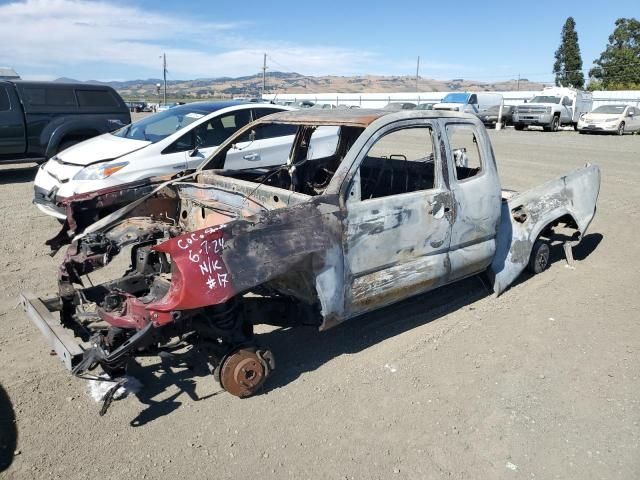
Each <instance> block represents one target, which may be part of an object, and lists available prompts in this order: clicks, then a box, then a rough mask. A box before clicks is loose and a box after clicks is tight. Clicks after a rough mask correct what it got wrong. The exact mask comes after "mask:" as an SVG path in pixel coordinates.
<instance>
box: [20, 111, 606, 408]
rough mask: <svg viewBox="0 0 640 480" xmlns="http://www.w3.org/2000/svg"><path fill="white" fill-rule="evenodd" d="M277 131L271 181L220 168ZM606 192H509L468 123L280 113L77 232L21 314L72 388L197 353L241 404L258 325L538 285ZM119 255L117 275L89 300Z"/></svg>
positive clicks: (593, 182) (594, 175) (567, 181)
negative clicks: (434, 295) (182, 352)
mask: <svg viewBox="0 0 640 480" xmlns="http://www.w3.org/2000/svg"><path fill="white" fill-rule="evenodd" d="M284 126H287V127H291V126H293V127H295V131H296V134H295V137H294V138H293V140H292V144H291V149H290V151H289V154H288V158H282V162H281V165H280V166H277V167H270V168H267V169H250V170H228V169H225V159H226V156H227V153H228V152H229V151H230V150H231V149H233V148H236V147H235V143H236V142H237V139H240V138H245V137H246V136H247V135H249V138H260V136H261V135H262V134H263V133H264V132H262V130H263V129H267V130H273V129H277V128H281V127H284ZM327 128H333V129H335V130H336V131H337V132H338V134H337V135H335V141H334V143H333V145H332V147H331V148H327V146H326V144H325V146H324V147H323V148H324V150H323V153H322V155H319V154H318V153H317V152H315V153H314V152H313V151H312V150H313V146H314V136H316V135H320V134H322V132H323V129H325V130H324V131H325V132H326V129H327ZM599 188H600V171H599V168H598V167H597V166H592V165H587V166H585V167H584V168H581V169H579V170H576V171H574V172H572V173H569V174H567V175H566V176H563V177H560V178H557V179H555V180H552V181H550V182H548V183H545V184H543V185H541V186H539V187H537V188H534V189H532V190H529V191H526V192H521V193H517V192H514V191H503V190H502V188H501V185H500V179H499V177H498V171H497V167H496V161H495V158H494V154H493V150H492V147H491V143H490V140H489V137H488V135H487V132H486V130H485V129H484V127H483V126H482V124H481V123H480V122H479V120H478V119H477V118H476V117H473V116H470V115H466V114H459V113H454V112H442V111H413V112H397V113H389V112H386V111H376V110H318V111H311V110H301V111H292V112H283V113H277V114H274V115H271V116H268V117H264V118H262V119H260V120H258V121H257V122H254V123H252V124H250V125H248V126H247V127H245V128H243V129H242V130H240V131H239V132H238V133H237V134H236V135H234V136H233V137H231V138H230V139H229V140H227V141H226V142H225V143H224V144H223V145H221V147H220V148H219V149H218V150H217V151H216V152H215V153H214V154H213V155H212V156H211V158H209V159H208V161H206V162H205V164H203V165H202V166H201V168H199V169H198V170H197V171H195V172H193V173H191V174H189V175H186V176H184V177H182V178H179V179H175V180H172V181H169V182H166V183H164V184H162V185H159V186H158V187H157V188H156V189H155V190H153V191H152V192H151V193H149V194H148V195H146V196H145V197H143V198H141V199H139V200H136V201H134V202H133V203H131V204H130V205H128V206H126V207H124V208H122V209H120V210H118V211H117V212H114V213H111V214H109V215H107V216H106V217H104V218H102V219H101V220H99V221H98V222H96V223H94V224H93V225H91V226H88V227H87V228H85V229H84V231H83V232H82V233H79V234H77V235H76V236H75V238H73V241H72V243H71V244H70V245H69V247H68V249H67V252H66V255H65V257H64V261H63V262H62V265H61V266H60V270H59V278H58V281H59V294H58V296H56V297H55V298H51V299H40V298H37V297H35V296H33V295H29V294H25V295H24V296H23V303H24V306H25V308H26V310H27V311H28V313H29V314H30V317H31V318H32V319H33V320H34V321H35V323H36V324H37V325H38V326H39V327H40V329H41V330H42V331H43V332H44V333H45V335H46V336H47V337H48V338H49V340H50V341H51V342H52V345H53V347H54V348H55V349H56V351H57V352H58V354H59V355H60V356H61V358H62V359H63V361H64V362H65V364H66V365H67V367H68V368H69V369H71V370H72V371H73V373H74V374H76V375H78V376H81V375H84V374H85V373H86V372H87V371H89V370H93V369H95V368H97V367H101V368H102V369H103V370H105V371H106V372H107V373H110V374H112V375H117V374H119V373H120V372H121V371H122V369H123V368H125V367H126V365H127V363H128V361H129V360H130V359H132V358H134V357H137V356H142V355H154V354H157V353H159V352H162V351H170V352H175V351H179V349H180V348H184V347H189V348H191V349H197V351H198V352H201V353H203V354H204V356H205V357H206V358H207V362H208V364H209V367H210V369H211V372H212V374H213V375H214V376H215V378H216V379H217V380H218V381H219V382H220V384H221V386H222V387H223V388H224V389H225V390H227V391H228V392H230V393H232V394H233V395H236V396H239V397H246V396H249V395H252V394H254V393H255V392H256V391H258V389H259V388H260V387H261V385H262V384H263V382H264V381H265V379H266V378H267V376H268V375H269V374H270V373H271V372H272V371H273V369H274V366H275V363H274V357H273V355H272V353H271V352H270V351H269V350H268V348H266V346H261V345H260V344H259V339H258V338H257V337H259V336H258V335H254V325H256V324H259V323H272V322H273V321H274V320H280V319H281V318H284V317H286V318H287V319H288V321H291V322H295V323H299V324H306V325H309V324H313V325H316V326H318V327H319V329H320V330H325V329H328V328H330V327H333V326H335V325H338V324H339V323H341V322H343V321H344V320H347V319H349V318H353V317H356V316H358V315H362V314H364V313H366V312H369V311H372V310H375V309H378V308H381V307H383V306H386V305H389V304H392V303H394V302H398V301H400V300H402V299H405V298H407V297H410V296H413V295H417V294H420V293H423V292H426V291H428V290H432V289H435V288H436V287H439V286H442V285H446V284H450V283H452V282H455V281H458V280H460V279H463V278H465V277H469V276H471V275H477V274H482V273H484V272H486V273H487V274H488V277H489V278H490V280H491V281H492V284H493V288H494V291H495V293H496V294H500V293H501V292H503V291H504V290H505V289H506V288H508V286H509V285H510V284H511V283H512V282H513V281H514V280H515V279H516V278H517V277H518V276H519V275H520V274H521V273H522V272H523V270H524V269H525V268H527V267H528V268H529V269H530V270H531V271H533V272H534V273H539V272H541V271H542V270H544V269H545V267H546V266H547V264H548V262H549V245H550V242H552V241H554V240H555V241H558V238H561V239H562V240H561V241H562V242H564V243H565V244H566V248H565V251H566V252H567V254H568V255H569V256H570V252H571V246H573V245H575V244H577V243H578V242H579V241H580V239H581V238H582V236H583V235H584V233H585V231H586V230H587V228H588V226H589V224H590V222H591V220H592V219H593V216H594V214H595V210H596V200H597V197H598V192H599ZM67 227H68V226H67ZM559 230H562V232H563V234H562V236H561V237H559V236H557V232H558V231H559ZM567 231H568V232H569V234H567V233H566V232H567ZM70 233H71V235H68V236H72V235H73V234H74V233H78V232H70ZM63 237H64V236H59V239H60V238H63ZM125 251H130V255H131V264H130V266H129V268H128V270H127V271H126V272H125V273H124V274H123V275H122V276H119V277H118V278H115V279H113V280H110V281H107V282H106V283H102V284H99V285H88V284H87V282H86V280H84V277H85V276H87V275H89V274H90V273H91V272H93V271H95V270H96V269H99V268H102V267H104V266H105V265H107V264H108V263H110V262H111V261H112V259H114V257H116V256H117V255H118V254H124V252H125ZM111 266H113V265H111ZM111 266H110V267H111ZM58 316H59V319H58V318H57V317H58Z"/></svg>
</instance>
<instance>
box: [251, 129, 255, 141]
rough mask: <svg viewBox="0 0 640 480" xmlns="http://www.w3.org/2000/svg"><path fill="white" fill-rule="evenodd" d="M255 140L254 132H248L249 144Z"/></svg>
mask: <svg viewBox="0 0 640 480" xmlns="http://www.w3.org/2000/svg"><path fill="white" fill-rule="evenodd" d="M255 140H256V131H255V130H251V131H250V132H249V141H250V142H255Z"/></svg>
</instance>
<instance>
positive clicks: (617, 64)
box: [589, 18, 640, 90]
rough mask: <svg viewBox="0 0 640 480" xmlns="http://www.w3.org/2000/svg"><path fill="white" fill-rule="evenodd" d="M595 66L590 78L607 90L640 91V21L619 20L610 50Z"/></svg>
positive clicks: (630, 19)
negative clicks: (639, 89)
mask: <svg viewBox="0 0 640 480" xmlns="http://www.w3.org/2000/svg"><path fill="white" fill-rule="evenodd" d="M593 63H594V65H595V66H594V67H593V68H592V69H591V70H589V76H590V77H592V78H593V79H595V81H597V82H599V83H600V84H601V85H602V87H603V88H604V89H605V90H626V89H638V88H640V22H639V21H638V20H636V19H635V18H619V19H618V20H616V28H615V30H614V31H613V33H612V34H611V35H610V36H609V44H608V45H607V48H606V50H605V51H604V52H602V53H601V54H600V58H598V59H597V60H595V61H594V62H593ZM594 83H595V82H594Z"/></svg>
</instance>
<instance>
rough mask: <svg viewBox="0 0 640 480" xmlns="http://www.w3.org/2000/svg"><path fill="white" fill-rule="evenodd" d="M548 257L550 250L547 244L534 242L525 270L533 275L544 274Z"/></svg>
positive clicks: (538, 241)
mask: <svg viewBox="0 0 640 480" xmlns="http://www.w3.org/2000/svg"><path fill="white" fill-rule="evenodd" d="M550 256H551V248H550V247H549V242H547V241H546V240H541V239H538V240H536V241H535V243H534V244H533V248H532V249H531V256H530V257H529V263H528V265H527V269H528V270H529V271H530V272H531V273H533V274H534V275H537V274H538V273H542V272H544V271H545V270H546V269H547V267H548V266H549V258H550Z"/></svg>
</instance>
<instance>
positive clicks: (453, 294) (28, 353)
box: [0, 129, 640, 480]
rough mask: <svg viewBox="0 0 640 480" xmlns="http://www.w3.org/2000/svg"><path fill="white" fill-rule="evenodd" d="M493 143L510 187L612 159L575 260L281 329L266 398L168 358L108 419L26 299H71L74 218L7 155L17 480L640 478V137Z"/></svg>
mask: <svg viewBox="0 0 640 480" xmlns="http://www.w3.org/2000/svg"><path fill="white" fill-rule="evenodd" d="M491 136H492V138H493V140H494V148H495V152H496V155H497V156H498V160H499V167H500V171H501V174H502V178H503V186H504V187H506V188H516V189H524V188H527V187H530V186H533V185H535V184H538V183H541V182H543V181H545V180H548V179H551V178H552V177H554V176H556V175H559V174H561V173H563V172H566V171H568V170H570V169H572V168H574V167H578V166H580V165H582V164H584V163H586V162H592V163H598V164H600V165H601V167H602V170H603V186H602V190H601V194H600V199H599V204H598V213H597V216H596V219H595V221H594V223H593V224H592V226H591V229H590V232H589V235H588V236H587V237H586V238H585V240H584V242H583V244H582V245H581V246H580V247H578V248H576V249H575V257H576V260H577V264H576V268H575V269H570V268H567V267H566V265H565V262H564V261H563V259H562V255H561V252H560V250H559V249H556V251H554V254H555V262H554V263H553V265H552V266H551V268H550V269H549V270H548V271H547V272H545V273H544V274H542V275H539V276H537V277H534V278H526V279H524V281H522V282H520V283H519V284H518V285H517V286H515V287H514V288H512V289H511V290H509V291H508V292H506V293H505V294H504V295H503V296H501V297H500V298H498V299H495V298H493V297H492V296H491V295H489V294H488V293H487V292H486V290H485V289H484V288H483V286H482V284H481V282H480V281H479V280H478V279H470V280H467V281H465V282H463V283H462V284H458V285H456V286H451V287H447V288H444V289H440V290H438V291H436V292H433V293H431V294H428V295H425V296H422V297H420V298H416V299H412V300H410V301H408V302H405V303H404V304H402V305H400V306H395V307H393V308H389V309H387V310H385V311H383V312H380V313H377V314H375V315H371V316H367V317H363V318H360V319H358V320H355V321H352V322H350V323H349V322H348V323H347V324H344V325H342V326H340V327H338V328H336V329H334V330H331V331H329V332H325V333H318V332H317V331H315V330H313V329H311V328H300V329H295V330H287V329H275V330H272V331H268V332H266V333H264V335H263V338H262V342H263V343H264V344H265V345H269V346H270V347H271V348H272V350H273V351H274V353H275V355H276V358H277V361H278V369H277V370H276V372H275V374H274V376H272V377H271V378H270V379H269V383H268V385H267V386H266V388H265V391H264V393H262V394H260V395H258V396H256V397H253V398H250V399H246V400H239V399H237V398H234V397H232V396H230V395H228V394H220V395H217V396H213V397H209V398H206V397H208V396H210V395H212V394H214V393H215V392H217V391H218V387H217V385H216V384H215V382H214V381H213V379H212V378H210V377H208V376H207V375H206V374H205V372H200V371H189V370H186V369H179V368H176V369H174V370H173V372H172V373H167V372H165V371H163V370H161V369H159V368H158V365H157V364H156V363H151V364H149V365H146V366H145V367H143V368H140V369H138V371H136V372H134V373H135V375H136V376H137V377H138V378H140V380H141V381H142V382H143V383H144V384H145V385H146V386H145V388H144V389H143V391H142V392H141V393H140V394H138V396H130V397H128V398H126V399H124V400H122V401H118V402H115V403H114V404H113V405H112V406H111V409H110V410H109V412H108V413H107V415H106V416H105V417H99V416H98V410H99V405H98V404H96V403H95V402H94V401H93V400H92V399H91V398H90V397H89V396H88V394H87V385H86V383H85V382H84V381H82V380H78V379H74V378H72V377H71V376H70V375H69V374H68V373H67V372H66V371H65V370H64V369H63V366H62V364H61V363H60V362H58V360H57V359H56V358H55V357H52V356H50V355H49V350H48V348H47V347H46V345H45V342H44V340H43V338H42V337H41V335H40V333H39V331H38V330H37V329H36V328H35V327H34V326H32V325H31V324H30V323H29V321H28V320H27V318H26V316H25V315H24V313H23V312H22V311H21V310H20V309H19V308H18V309H17V308H15V306H16V303H17V296H18V294H19V293H20V292H22V291H24V290H31V291H34V292H37V293H39V294H45V293H54V292H55V278H56V266H57V264H58V262H59V261H60V258H59V256H58V257H56V258H50V257H49V256H48V255H47V251H46V249H45V247H44V245H43V243H44V241H45V239H47V238H49V237H51V236H52V235H53V234H54V233H55V232H56V229H57V227H58V224H57V223H56V221H55V220H53V219H50V218H47V217H45V216H43V215H41V214H40V213H39V212H38V211H37V210H36V208H35V207H34V206H32V205H31V188H32V186H31V180H32V178H33V176H34V170H33V169H32V168H24V167H16V168H13V167H3V169H2V170H0V213H1V216H0V222H1V223H0V229H1V230H0V231H1V232H2V233H1V235H2V240H1V241H0V249H1V250H0V251H1V255H0V262H1V267H2V271H1V273H0V292H1V293H0V365H1V367H0V386H1V388H0V404H1V405H0V428H2V431H0V470H1V469H2V467H3V466H6V464H7V463H9V462H11V461H12V463H11V465H10V466H9V468H8V469H7V470H5V471H4V472H3V473H0V477H2V478H11V479H13V478H15V479H18V478H19V479H32V478H64V479H76V478H78V479H84V478H89V477H94V478H134V479H140V478H149V479H151V478H176V477H179V478H189V479H196V478H229V479H231V478H233V479H238V478H278V479H281V478H295V479H305V478H310V479H318V478H331V479H343V478H348V479H351V478H354V479H376V478H380V479H386V478H398V479H400V478H416V479H430V478H452V479H502V478H505V479H511V478H514V479H516V478H542V479H553V478H560V479H569V478H572V479H581V480H584V479H596V478H598V479H613V478H620V479H633V478H640V448H639V446H638V445H639V442H640V424H639V422H640V378H639V377H640V361H639V353H640V325H639V322H638V319H639V318H640V315H639V313H640V312H639V311H638V306H639V303H640V302H639V301H638V285H640V273H639V271H638V258H639V256H640V243H639V242H638V238H637V237H636V234H637V233H638V225H639V219H640V168H638V163H639V161H640V136H625V137H623V138H618V137H603V136H582V135H578V134H576V133H574V132H569V131H565V132H560V133H557V134H553V133H542V132H516V131H514V130H512V129H508V130H507V131H502V132H492V133H491ZM634 225H635V227H634ZM176 385H177V386H176ZM3 390H4V391H6V393H4V392H3ZM9 402H10V403H9ZM11 408H12V409H13V412H15V418H16V420H17V422H16V425H17V445H16V446H15V447H13V443H12V442H14V441H15V438H14V437H12V428H11V423H10V420H11V416H12V413H11ZM3 444H4V446H3ZM14 450H15V456H13V458H12V457H11V453H12V452H13V451H14ZM7 451H10V452H9V455H8V456H6V455H4V453H3V452H7Z"/></svg>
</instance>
